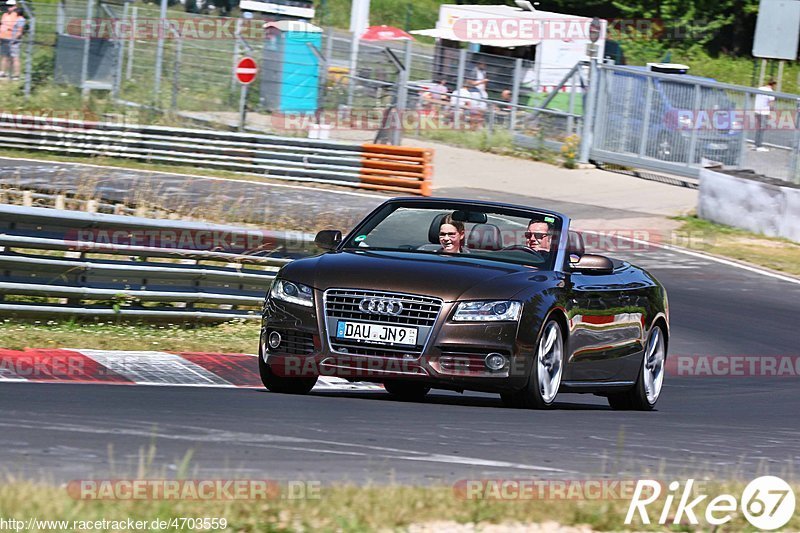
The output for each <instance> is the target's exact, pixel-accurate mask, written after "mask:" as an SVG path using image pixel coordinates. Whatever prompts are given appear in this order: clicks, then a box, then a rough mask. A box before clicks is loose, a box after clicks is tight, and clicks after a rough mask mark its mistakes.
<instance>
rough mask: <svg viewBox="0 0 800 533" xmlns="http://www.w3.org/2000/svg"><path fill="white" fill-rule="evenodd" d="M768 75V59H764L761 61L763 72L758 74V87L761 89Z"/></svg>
mask: <svg viewBox="0 0 800 533" xmlns="http://www.w3.org/2000/svg"><path fill="white" fill-rule="evenodd" d="M766 75H767V60H766V59H762V60H761V72H759V74H758V86H759V87H763V86H764V77H765V76H766Z"/></svg>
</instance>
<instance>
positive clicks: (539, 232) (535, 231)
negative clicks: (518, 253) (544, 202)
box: [525, 219, 553, 252]
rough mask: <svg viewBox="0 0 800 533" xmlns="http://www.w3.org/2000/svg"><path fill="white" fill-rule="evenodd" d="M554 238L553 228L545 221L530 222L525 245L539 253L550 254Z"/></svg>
mask: <svg viewBox="0 0 800 533" xmlns="http://www.w3.org/2000/svg"><path fill="white" fill-rule="evenodd" d="M552 238H553V228H552V227H551V226H550V224H548V223H547V222H545V221H543V220H536V219H534V220H531V221H530V222H528V231H526V232H525V244H526V245H527V246H528V248H530V249H531V250H534V251H537V252H549V251H550V242H551V240H552Z"/></svg>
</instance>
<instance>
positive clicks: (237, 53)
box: [231, 19, 242, 91]
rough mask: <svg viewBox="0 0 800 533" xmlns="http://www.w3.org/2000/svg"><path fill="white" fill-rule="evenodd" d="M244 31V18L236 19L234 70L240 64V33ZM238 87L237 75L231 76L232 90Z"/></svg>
mask: <svg viewBox="0 0 800 533" xmlns="http://www.w3.org/2000/svg"><path fill="white" fill-rule="evenodd" d="M241 32H242V19H236V32H235V33H234V34H233V35H234V36H233V70H236V65H238V64H239V56H240V55H241V53H242V51H241V49H240V47H239V34H241ZM235 87H236V76H233V77H231V91H233V89H234V88H235Z"/></svg>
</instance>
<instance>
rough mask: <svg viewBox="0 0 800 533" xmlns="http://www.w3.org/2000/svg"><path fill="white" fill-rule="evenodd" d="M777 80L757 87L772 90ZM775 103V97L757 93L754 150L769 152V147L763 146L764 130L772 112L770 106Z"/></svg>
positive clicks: (760, 89) (761, 89) (762, 89)
mask: <svg viewBox="0 0 800 533" xmlns="http://www.w3.org/2000/svg"><path fill="white" fill-rule="evenodd" d="M776 85H777V82H776V81H775V80H772V79H771V80H769V82H767V84H766V85H764V86H763V87H759V88H758V90H759V91H769V92H772V91H774V90H775V86H776ZM774 105H775V97H774V96H770V95H768V94H757V95H756V101H755V105H754V106H753V107H754V108H755V112H756V117H757V119H758V124H756V150H758V151H759V152H769V148H767V147H766V146H763V144H764V130H765V129H766V128H767V124H768V122H769V115H770V113H771V112H772V108H773V106H774Z"/></svg>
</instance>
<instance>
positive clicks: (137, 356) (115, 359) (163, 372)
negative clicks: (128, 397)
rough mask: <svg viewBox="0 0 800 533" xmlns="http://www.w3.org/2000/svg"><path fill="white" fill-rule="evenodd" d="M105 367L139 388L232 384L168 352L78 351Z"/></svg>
mask: <svg viewBox="0 0 800 533" xmlns="http://www.w3.org/2000/svg"><path fill="white" fill-rule="evenodd" d="M76 351H77V352H79V353H81V354H83V355H85V356H86V357H89V358H91V359H93V360H95V361H97V362H98V363H100V364H101V365H103V366H104V367H106V368H108V369H109V370H112V371H114V372H116V373H117V374H120V375H122V376H124V377H126V378H127V379H129V380H131V381H133V382H136V383H138V384H140V385H144V384H163V385H175V384H180V385H205V384H208V385H217V386H219V385H230V386H232V384H231V383H230V382H228V381H226V380H224V379H222V378H221V377H219V376H218V375H216V374H214V373H213V372H209V371H208V370H206V369H205V368H203V367H201V366H200V365H196V364H194V363H192V362H191V361H188V360H186V359H184V358H183V357H181V356H180V355H175V354H171V353H166V352H141V351H124V350H76Z"/></svg>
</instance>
